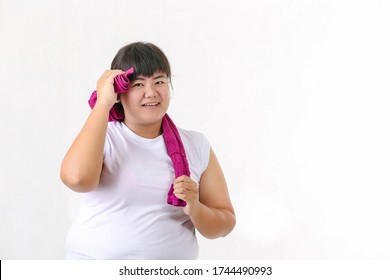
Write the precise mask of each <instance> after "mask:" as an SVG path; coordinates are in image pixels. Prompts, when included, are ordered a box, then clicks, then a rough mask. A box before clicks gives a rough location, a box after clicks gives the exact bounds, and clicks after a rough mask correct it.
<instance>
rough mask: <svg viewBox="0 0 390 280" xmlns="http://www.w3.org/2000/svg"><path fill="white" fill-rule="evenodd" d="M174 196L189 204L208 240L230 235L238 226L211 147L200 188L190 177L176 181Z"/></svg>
mask: <svg viewBox="0 0 390 280" xmlns="http://www.w3.org/2000/svg"><path fill="white" fill-rule="evenodd" d="M174 194H175V195H176V196H177V197H178V198H180V199H183V200H184V201H186V203H187V205H186V206H185V207H184V212H185V213H186V214H187V215H189V216H190V218H191V221H192V223H193V224H194V226H195V227H196V229H197V230H198V231H199V232H200V233H201V234H202V235H203V236H204V237H206V238H210V239H213V238H218V237H222V236H226V235H228V234H229V233H230V232H231V231H232V230H233V228H234V226H235V224H236V217H235V214H234V209H233V206H232V203H231V201H230V198H229V192H228V188H227V184H226V180H225V176H224V175H223V172H222V169H221V166H220V165H219V162H218V160H217V157H216V156H215V154H214V151H213V150H212V149H211V148H210V159H209V164H208V166H207V168H206V170H205V171H204V172H203V174H202V177H201V179H200V182H199V188H198V185H197V183H196V182H194V181H193V180H192V179H191V178H189V177H188V176H180V177H178V178H176V179H175V185H174Z"/></svg>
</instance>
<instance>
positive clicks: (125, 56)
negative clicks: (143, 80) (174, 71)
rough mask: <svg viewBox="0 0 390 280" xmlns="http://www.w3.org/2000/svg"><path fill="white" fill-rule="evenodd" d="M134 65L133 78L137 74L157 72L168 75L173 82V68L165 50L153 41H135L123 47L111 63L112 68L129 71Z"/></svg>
mask: <svg viewBox="0 0 390 280" xmlns="http://www.w3.org/2000/svg"><path fill="white" fill-rule="evenodd" d="M131 67H134V73H133V75H132V77H130V80H131V78H135V77H137V76H140V75H142V76H145V77H151V76H153V74H154V73H156V72H161V73H164V74H166V75H167V77H168V80H169V82H171V68H170V65H169V61H168V58H167V57H166V55H165V54H164V53H163V51H162V50H161V49H160V48H159V47H157V46H156V45H154V44H152V43H146V42H135V43H131V44H129V45H126V46H124V47H122V48H121V49H120V50H119V51H118V53H117V54H116V55H115V57H114V59H113V60H112V63H111V69H112V70H113V69H120V70H122V71H127V70H128V69H129V68H131Z"/></svg>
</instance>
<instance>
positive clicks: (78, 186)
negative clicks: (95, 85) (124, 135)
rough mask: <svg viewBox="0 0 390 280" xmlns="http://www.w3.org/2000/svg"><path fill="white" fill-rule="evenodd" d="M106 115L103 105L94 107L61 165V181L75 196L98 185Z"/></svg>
mask: <svg viewBox="0 0 390 280" xmlns="http://www.w3.org/2000/svg"><path fill="white" fill-rule="evenodd" d="M108 112H109V110H108V109H107V107H106V106H105V105H103V104H96V105H95V107H94V108H93V110H92V111H91V113H90V115H89V117H88V119H87V121H86V122H85V124H84V126H83V128H82V130H81V131H80V133H79V135H78V136H77V137H76V139H75V140H74V142H73V144H72V145H71V147H70V149H69V151H68V152H67V153H66V155H65V158H64V160H63V162H62V166H61V179H62V181H63V182H64V183H65V184H66V185H67V186H68V187H70V188H71V189H73V190H75V191H77V192H88V191H91V190H93V189H94V188H95V187H96V186H97V184H98V183H99V179H100V173H101V170H102V165H103V151H104V142H105V137H106V132H107V120H108Z"/></svg>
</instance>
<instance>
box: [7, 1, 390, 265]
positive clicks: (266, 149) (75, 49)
mask: <svg viewBox="0 0 390 280" xmlns="http://www.w3.org/2000/svg"><path fill="white" fill-rule="evenodd" d="M389 14H390V4H389V2H388V1H386V0H383V1H375V0H367V1H345V0H334V1H325V0H324V1H321V0H317V1H312V0H306V1H289V0H279V1H258V0H242V1H228V0H217V1H209V0H197V1H180V0H164V1H158V0H145V1H132V0H116V1H103V0H97V1H92V2H91V1H86V0H57V1H50V0H35V1H27V0H26V1H22V0H12V1H11V0H0V132H1V138H0V139H1V140H0V141H1V145H0V227H1V229H0V259H63V258H64V256H65V251H64V238H65V235H66V232H67V230H68V228H69V226H70V225H71V223H72V221H73V219H74V218H75V217H76V215H77V210H78V205H79V202H80V199H81V195H80V194H77V193H74V192H72V191H70V190H69V189H68V188H67V187H66V186H64V185H63V184H62V182H61V180H60V178H59V170H60V165H61V161H62V158H63V156H64V154H65V153H66V151H67V149H68V148H69V146H70V144H71V143H72V141H73V139H74V137H75V136H76V134H77V133H78V131H79V130H80V129H81V127H82V125H83V123H84V121H85V119H86V118H87V116H88V114H89V111H90V109H89V106H88V103H87V100H88V98H89V95H90V94H91V92H92V91H93V90H94V89H95V86H96V81H97V79H98V78H99V77H100V75H101V74H102V72H103V71H104V70H106V69H108V68H109V66H110V63H111V60H112V58H113V57H114V55H115V53H116V52H117V51H118V49H119V48H120V47H122V46H123V45H125V44H128V43H131V42H135V41H148V42H152V43H155V44H156V45H158V46H160V47H161V48H162V49H163V51H164V52H165V53H166V55H167V56H168V58H169V59H170V62H171V67H172V71H173V75H174V77H173V88H174V91H173V93H172V95H173V99H172V101H171V106H170V108H169V111H168V112H169V113H170V115H171V117H172V118H173V119H174V120H175V122H176V124H177V125H178V126H180V127H183V128H186V129H191V130H197V131H200V132H202V133H203V134H204V135H205V136H206V137H207V138H208V139H209V141H210V143H211V145H212V147H213V148H214V150H215V152H216V154H217V156H218V158H219V160H220V163H221V165H222V167H223V170H224V172H225V176H226V179H227V181H228V185H229V190H230V195H231V199H232V202H233V204H234V206H235V210H236V215H237V225H236V228H235V229H234V231H233V232H232V233H231V234H230V235H229V236H227V237H225V238H220V239H217V240H206V239H204V238H202V237H201V236H199V243H200V250H201V251H200V256H199V258H200V259H290V260H292V259H389V258H390V239H389V236H390V224H389V213H390V203H389V200H390V191H389V187H390V179H389V173H390V172H389V169H390V160H389V158H390V148H389V143H390V131H389V120H390V110H389V105H390V102H389V101H390V98H389V93H390V90H389V89H390V86H389V74H390V66H389V65H390V54H389V53H390V52H389V49H390V39H389V29H388V27H389V26H390V17H389ZM91 238H93V237H91Z"/></svg>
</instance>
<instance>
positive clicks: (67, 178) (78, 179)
mask: <svg viewBox="0 0 390 280" xmlns="http://www.w3.org/2000/svg"><path fill="white" fill-rule="evenodd" d="M60 177H61V181H62V182H63V183H64V184H65V185H66V186H67V187H68V188H70V189H71V190H72V191H75V192H79V193H86V192H91V191H93V190H94V189H96V187H97V185H98V183H99V180H96V179H92V178H87V177H85V176H80V175H79V174H78V173H77V172H67V171H65V170H64V169H61V173H60Z"/></svg>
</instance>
